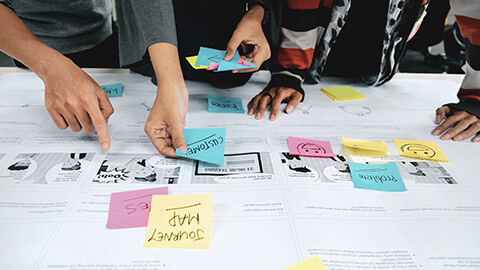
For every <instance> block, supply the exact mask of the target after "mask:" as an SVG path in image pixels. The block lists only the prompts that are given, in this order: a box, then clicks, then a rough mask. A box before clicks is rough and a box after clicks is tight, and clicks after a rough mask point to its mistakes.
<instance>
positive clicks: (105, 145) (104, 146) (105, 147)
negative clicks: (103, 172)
mask: <svg viewBox="0 0 480 270" xmlns="http://www.w3.org/2000/svg"><path fill="white" fill-rule="evenodd" d="M101 147H102V150H103V151H104V152H106V151H108V148H109V147H108V143H106V142H105V143H102V145H101Z"/></svg>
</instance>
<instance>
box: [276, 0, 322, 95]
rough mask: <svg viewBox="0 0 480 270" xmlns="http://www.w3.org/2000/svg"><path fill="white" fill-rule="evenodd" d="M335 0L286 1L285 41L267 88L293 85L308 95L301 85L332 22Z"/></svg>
mask: <svg viewBox="0 0 480 270" xmlns="http://www.w3.org/2000/svg"><path fill="white" fill-rule="evenodd" d="M331 7H332V0H304V1H298V0H286V1H285V4H284V12H283V17H282V27H281V32H282V40H281V43H280V48H279V49H278V51H277V52H276V55H275V56H274V59H273V61H272V64H271V65H270V72H271V74H272V78H271V81H270V83H269V85H268V86H267V88H272V87H279V86H283V87H289V88H293V89H295V90H297V91H299V92H301V93H302V95H303V94H304V91H303V89H302V87H301V84H302V82H303V80H304V78H305V74H306V72H307V70H308V68H309V67H310V65H311V63H312V60H313V55H314V51H315V46H316V44H317V41H318V40H319V37H321V36H322V35H323V32H324V30H325V27H326V26H327V24H328V23H329V21H330V13H331Z"/></svg>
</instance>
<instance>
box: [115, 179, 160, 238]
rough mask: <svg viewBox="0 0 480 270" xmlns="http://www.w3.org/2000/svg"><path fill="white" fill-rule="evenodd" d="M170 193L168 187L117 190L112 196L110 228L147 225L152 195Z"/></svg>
mask: <svg viewBox="0 0 480 270" xmlns="http://www.w3.org/2000/svg"><path fill="white" fill-rule="evenodd" d="M161 194H168V188H167V187H161V188H149V189H141V190H132V191H125V192H115V193H112V195H111V196H110V208H109V210H108V221H107V228H108V229H123V228H135V227H145V226H147V221H148V214H149V211H150V205H151V201H152V195H161Z"/></svg>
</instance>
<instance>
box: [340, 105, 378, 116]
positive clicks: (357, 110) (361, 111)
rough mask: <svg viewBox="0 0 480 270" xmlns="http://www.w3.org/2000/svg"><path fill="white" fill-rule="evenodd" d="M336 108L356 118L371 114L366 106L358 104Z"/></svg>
mask: <svg viewBox="0 0 480 270" xmlns="http://www.w3.org/2000/svg"><path fill="white" fill-rule="evenodd" d="M338 108H340V110H342V111H344V112H346V113H348V114H351V115H356V116H365V115H367V114H371V113H372V110H371V109H370V108H369V107H368V106H365V105H359V104H344V105H340V106H338Z"/></svg>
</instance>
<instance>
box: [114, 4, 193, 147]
mask: <svg viewBox="0 0 480 270" xmlns="http://www.w3.org/2000/svg"><path fill="white" fill-rule="evenodd" d="M116 5H117V10H118V19H119V20H118V24H119V28H118V30H119V50H120V64H121V65H123V66H125V65H135V64H139V63H142V62H144V61H145V60H146V59H148V58H150V62H151V63H152V66H153V68H154V71H155V76H156V78H157V86H158V88H157V96H156V98H155V102H154V103H153V107H152V110H151V112H150V115H149V116H148V119H147V121H146V123H145V133H146V134H147V135H148V137H149V138H150V140H151V141H152V144H153V145H154V146H155V148H156V149H157V150H158V151H159V152H160V153H161V154H163V155H165V156H169V157H174V156H175V149H176V148H178V149H180V150H181V151H183V152H186V151H187V147H186V144H185V140H184V138H183V127H184V125H185V116H186V113H187V105H188V91H187V87H186V86H185V82H184V80H183V74H182V70H181V68H180V63H179V59H178V51H177V47H176V44H177V36H176V30H175V20H174V15H173V14H174V13H173V5H172V2H171V1H170V0H136V1H119V0H117V2H116Z"/></svg>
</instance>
